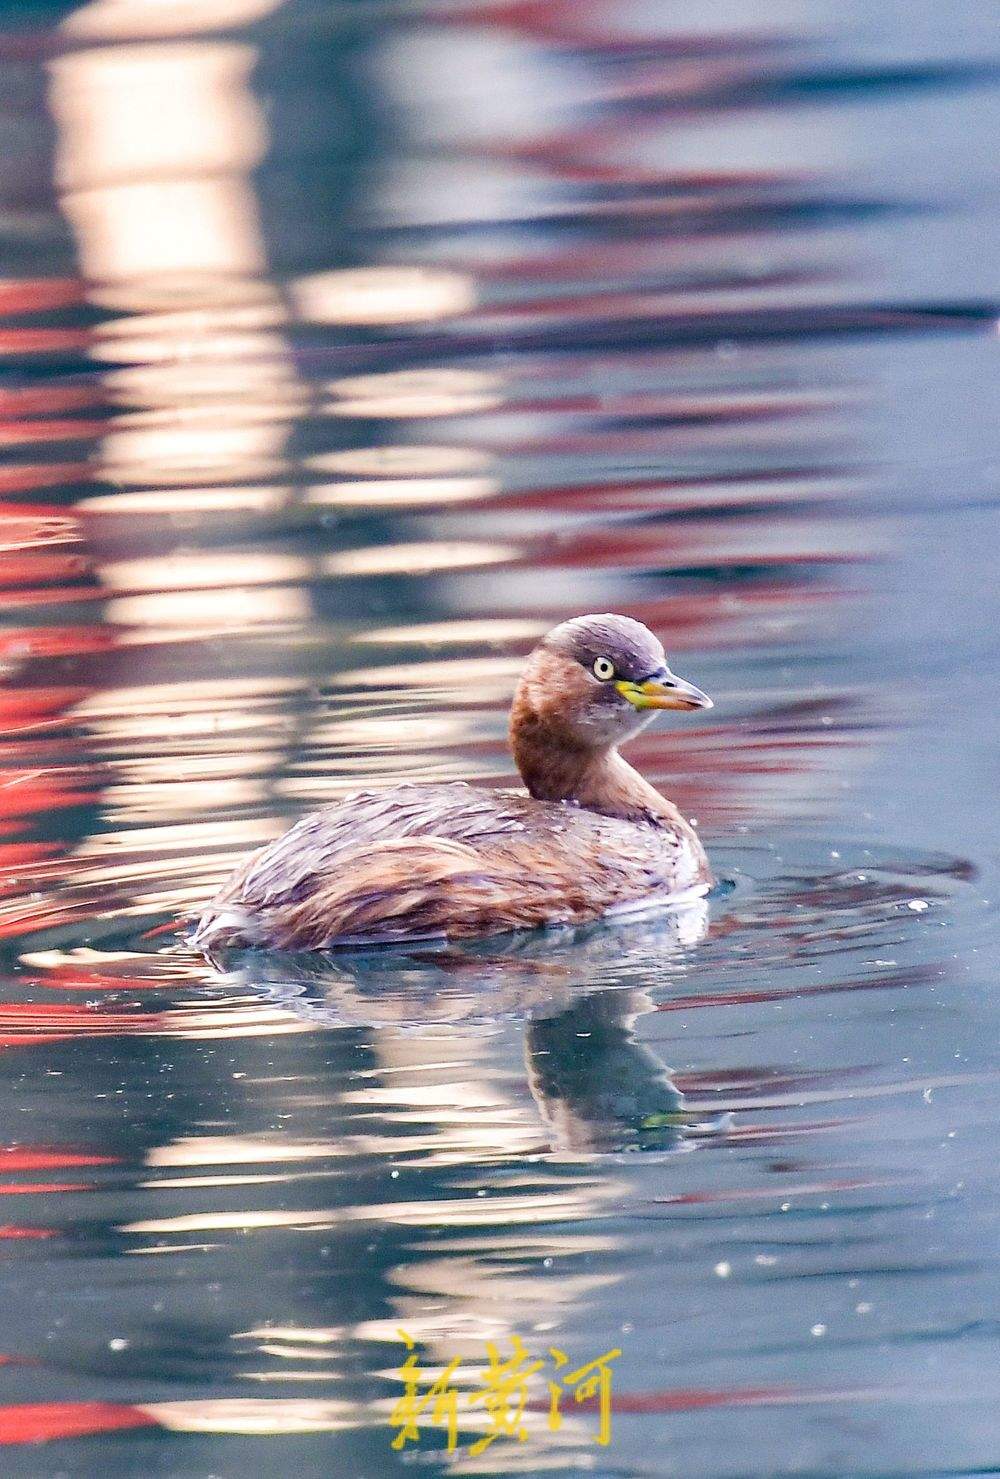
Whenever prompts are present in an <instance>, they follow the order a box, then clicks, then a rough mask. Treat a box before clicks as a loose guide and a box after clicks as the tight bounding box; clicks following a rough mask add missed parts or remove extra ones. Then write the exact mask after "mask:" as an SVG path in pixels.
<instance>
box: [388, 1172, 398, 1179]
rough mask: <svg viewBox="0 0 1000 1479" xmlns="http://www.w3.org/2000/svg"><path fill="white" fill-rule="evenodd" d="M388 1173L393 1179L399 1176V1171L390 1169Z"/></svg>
mask: <svg viewBox="0 0 1000 1479" xmlns="http://www.w3.org/2000/svg"><path fill="white" fill-rule="evenodd" d="M389 1175H390V1176H391V1178H392V1180H393V1181H395V1180H397V1178H398V1176H399V1172H398V1171H390V1172H389Z"/></svg>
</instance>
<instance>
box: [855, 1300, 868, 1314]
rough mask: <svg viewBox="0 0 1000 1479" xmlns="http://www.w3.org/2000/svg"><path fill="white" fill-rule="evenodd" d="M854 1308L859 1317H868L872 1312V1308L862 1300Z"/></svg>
mask: <svg viewBox="0 0 1000 1479" xmlns="http://www.w3.org/2000/svg"><path fill="white" fill-rule="evenodd" d="M854 1308H855V1309H856V1310H857V1312H858V1314H859V1315H870V1314H871V1312H872V1307H871V1305H870V1304H869V1303H868V1301H867V1300H866V1299H863V1300H862V1301H861V1303H860V1304H856V1305H855V1306H854Z"/></svg>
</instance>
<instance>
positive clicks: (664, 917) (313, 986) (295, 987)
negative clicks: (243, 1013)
mask: <svg viewBox="0 0 1000 1479" xmlns="http://www.w3.org/2000/svg"><path fill="white" fill-rule="evenodd" d="M708 918H709V905H708V903H707V902H706V900H705V899H695V900H692V901H690V902H688V903H686V904H685V905H684V906H683V907H678V908H675V909H671V910H665V911H661V912H660V913H659V914H657V915H656V916H654V917H650V918H649V919H647V920H646V921H644V922H640V923H638V924H637V923H636V922H632V923H631V924H630V925H628V926H626V925H624V924H621V925H618V926H610V925H597V926H590V927H587V928H583V929H563V930H549V931H544V932H539V931H530V932H524V933H521V934H516V935H509V936H505V937H499V938H498V937H494V938H492V939H490V940H488V941H483V942H481V943H478V942H476V943H472V944H469V945H467V946H464V947H463V948H461V949H458V948H455V947H450V948H441V949H437V950H435V949H428V948H411V949H410V950H407V951H403V950H402V949H400V950H386V949H384V948H383V949H381V950H378V951H370V952H367V953H347V952H327V953H320V952H316V953H313V954H310V955H303V954H298V953H287V954H286V953H278V952H261V951H246V952H239V953H236V952H230V954H229V955H228V956H227V957H226V959H225V960H224V961H221V962H220V966H223V965H224V966H225V967H226V969H225V972H224V979H225V982H226V984H227V986H229V987H232V986H238V987H239V988H241V989H245V988H247V987H250V988H252V989H253V990H254V991H257V992H261V991H263V992H264V993H266V994H267V995H268V996H269V997H270V998H272V1000H274V999H276V1000H278V1001H280V1002H281V1004H282V1005H283V1006H284V1007H285V1008H286V1009H290V1010H291V1011H293V1012H295V1013H296V1014H298V1015H300V1016H301V1017H302V1018H303V1019H305V1020H306V1021H308V1022H309V1023H310V1024H311V1025H313V1026H314V1027H324V1026H325V1027H329V1028H345V1027H353V1028H357V1027H359V1026H368V1027H377V1028H379V1029H381V1030H380V1031H379V1032H377V1033H376V1034H375V1035H374V1037H373V1040H372V1043H373V1047H374V1049H375V1051H376V1052H377V1054H378V1055H379V1057H380V1059H381V1060H382V1062H383V1065H384V1067H385V1069H386V1070H387V1071H388V1073H389V1075H390V1077H391V1076H392V1070H393V1069H394V1068H397V1067H398V1066H399V1063H400V1058H401V1056H402V1057H405V1059H406V1060H407V1063H408V1064H409V1065H410V1066H411V1067H418V1066H421V1065H420V1062H419V1060H420V1058H421V1057H422V1056H423V1054H422V1053H421V1052H420V1050H419V1047H418V1050H417V1054H416V1061H414V1048H415V1045H417V1044H420V1045H422V1044H423V1043H425V1042H426V1043H427V1044H428V1052H427V1066H428V1068H431V1067H432V1066H433V1065H437V1066H441V1065H443V1064H445V1063H449V1064H464V1065H469V1064H470V1063H473V1062H475V1060H476V1059H481V1057H482V1044H483V1036H484V1032H485V1033H489V1031H490V1030H491V1028H492V1027H494V1026H495V1025H496V1024H497V1023H499V1022H500V1021H502V1020H503V1019H509V1018H511V1017H515V1018H516V1017H520V1018H523V1019H524V1022H525V1028H524V1059H525V1065H526V1070H527V1087H528V1088H529V1090H530V1092H531V1098H532V1099H533V1101H534V1105H535V1107H536V1109H537V1112H538V1114H539V1116H540V1117H541V1120H542V1122H543V1123H544V1125H545V1127H546V1129H547V1132H548V1141H549V1149H550V1150H551V1151H553V1152H555V1153H568V1154H587V1153H606V1152H612V1151H630V1150H641V1151H650V1150H658V1151H663V1150H682V1149H688V1148H692V1147H693V1145H694V1144H696V1143H697V1141H698V1140H699V1138H703V1137H705V1136H706V1135H713V1134H715V1133H717V1132H718V1131H719V1130H720V1128H722V1127H723V1126H724V1122H725V1118H726V1117H725V1116H722V1117H718V1116H715V1117H710V1118H708V1119H706V1118H705V1116H704V1115H703V1114H700V1113H696V1112H693V1111H691V1110H689V1109H687V1107H686V1106H685V1102H684V1097H683V1095H682V1094H681V1092H680V1091H679V1090H678V1089H677V1087H676V1086H675V1085H674V1083H673V1082H672V1081H671V1078H670V1070H669V1069H668V1068H667V1067H666V1065H665V1064H664V1063H663V1062H662V1061H661V1059H660V1058H659V1057H657V1055H656V1054H655V1053H654V1052H653V1051H652V1050H651V1049H650V1048H648V1047H647V1046H645V1045H644V1044H643V1043H641V1042H640V1041H639V1040H638V1039H637V1037H636V1034H635V1030H634V1029H635V1023H636V1020H637V1019H638V1018H639V1017H640V1016H642V1015H643V1014H645V1013H646V1012H650V1011H653V1010H654V1009H655V1000H654V996H653V992H654V991H655V990H656V988H657V987H660V988H661V989H662V987H663V986H664V985H667V984H669V979H670V974H671V972H672V971H676V970H681V969H683V967H684V961H685V956H686V952H687V950H688V949H689V948H690V947H692V946H694V945H696V944H697V943H698V942H699V941H700V940H701V939H702V938H703V937H704V935H705V933H706V930H707V928H708ZM400 1095H401V1096H402V1097H403V1098H405V1097H406V1089H405V1088H404V1087H400V1086H398V1085H397V1086H396V1088H395V1090H394V1098H398V1097H399V1096H400ZM423 1102H426V1100H424V1101H423ZM468 1108H469V1109H470V1110H473V1109H474V1105H472V1104H470V1105H469V1106H468Z"/></svg>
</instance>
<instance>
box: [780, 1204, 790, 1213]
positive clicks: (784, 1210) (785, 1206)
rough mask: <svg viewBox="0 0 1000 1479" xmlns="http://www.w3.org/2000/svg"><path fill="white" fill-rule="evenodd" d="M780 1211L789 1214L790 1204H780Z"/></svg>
mask: <svg viewBox="0 0 1000 1479" xmlns="http://www.w3.org/2000/svg"><path fill="white" fill-rule="evenodd" d="M781 1210H782V1212H790V1211H791V1210H792V1204H791V1202H782V1204H781Z"/></svg>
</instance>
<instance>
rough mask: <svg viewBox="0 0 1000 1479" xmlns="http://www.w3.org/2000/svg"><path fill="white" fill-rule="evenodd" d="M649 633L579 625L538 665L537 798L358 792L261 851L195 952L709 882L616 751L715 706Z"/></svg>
mask: <svg viewBox="0 0 1000 1479" xmlns="http://www.w3.org/2000/svg"><path fill="white" fill-rule="evenodd" d="M708 707H711V702H710V700H709V699H707V698H706V697H705V695H704V694H703V693H701V692H700V690H699V689H697V688H694V687H693V686H692V685H691V684H689V683H685V682H684V681H683V680H682V679H680V678H676V677H675V676H674V675H673V674H672V673H671V672H670V670H669V669H668V667H667V665H666V660H665V658H664V656H663V648H662V647H661V645H660V643H659V642H658V641H657V639H656V638H655V637H654V636H653V634H652V633H651V632H649V631H648V630H647V629H646V628H645V627H644V626H642V625H640V623H639V622H635V621H631V620H629V619H628V618H627V617H621V616H590V617H578V618H576V619H575V620H574V621H569V622H564V623H563V624H562V626H559V627H556V628H555V629H554V630H553V631H552V632H550V633H549V634H548V636H547V637H546V638H545V639H544V640H543V641H542V642H541V643H540V644H539V646H538V647H537V648H536V649H535V651H534V652H533V653H532V654H531V657H530V658H529V660H528V663H527V666H526V668H525V671H524V674H523V676H522V678H521V681H520V683H519V684H518V688H517V692H516V694H515V697H514V704H513V708H512V711H511V747H512V749H513V752H514V758H515V760H516V762H517V766H518V769H519V771H520V772H521V776H522V779H523V780H524V782H525V785H526V786H527V789H528V792H529V794H528V795H524V794H521V793H519V792H513V791H488V790H481V789H477V788H474V787H471V786H467V785H464V784H460V783H449V784H445V785H402V786H395V787H393V788H392V789H391V790H387V791H381V792H359V793H357V794H356V795H353V796H349V797H347V798H346V799H345V800H343V801H340V802H337V803H335V804H334V805H333V806H328V807H324V808H323V809H322V810H321V811H316V812H313V813H311V814H310V815H309V816H306V817H303V818H302V820H301V821H299V822H297V823H296V825H295V826H294V827H292V828H291V830H290V831H288V832H286V833H285V834H284V836H283V837H279V838H278V839H277V841H275V842H272V843H270V844H269V845H268V846H267V847H264V848H262V849H261V850H260V851H259V852H257V853H255V854H253V856H252V857H250V858H248V859H247V861H246V862H245V863H244V864H243V866H242V867H241V868H239V869H238V870H237V872H236V873H235V874H234V875H233V876H232V877H231V878H230V879H229V881H228V882H227V883H226V884H225V885H224V886H223V888H222V889H221V891H220V892H219V893H218V894H217V896H216V897H215V899H214V900H213V901H212V903H211V904H210V905H209V906H208V908H207V909H206V910H205V912H204V914H203V915H202V917H201V920H200V921H199V924H198V927H197V930H196V931H195V935H194V943H195V945H197V946H200V947H201V948H202V949H204V950H211V951H212V952H215V951H216V950H218V949H220V948H224V947H227V946H247V945H265V946H269V947H272V948H277V949H283V950H315V949H321V948H324V947H328V946H334V945H359V946H360V945H372V944H384V943H389V942H397V941H406V940H416V939H427V938H435V937H437V938H440V937H445V938H452V939H456V938H462V937H470V936H476V935H489V934H496V933H499V932H502V931H506V930H515V929H526V928H532V927H535V926H537V925H545V924H576V923H582V922H585V921H587V920H592V919H596V918H599V917H600V916H601V915H604V914H607V913H609V912H616V911H624V910H626V909H628V908H631V907H635V906H637V905H641V904H643V903H645V902H653V901H655V900H656V899H657V898H661V897H663V898H665V897H667V896H669V895H670V894H676V893H680V892H682V891H685V890H689V889H692V888H695V887H697V886H699V885H707V884H708V883H709V882H710V881H711V874H710V872H709V868H708V861H707V859H706V857H705V853H704V850H703V848H702V846H701V843H700V842H699V840H698V837H697V834H696V833H695V832H694V831H693V829H692V828H691V827H690V826H689V825H688V823H687V822H686V821H685V820H684V819H683V817H682V816H681V815H680V813H679V812H678V811H677V809H676V807H675V806H673V805H672V803H671V802H669V801H667V800H666V799H665V798H664V797H663V796H661V795H660V793H659V792H658V791H657V790H656V789H655V788H654V787H653V786H651V785H650V784H649V783H648V782H647V781H645V780H643V778H642V776H640V775H639V774H638V772H637V771H635V770H633V769H632V767H631V766H630V765H629V764H628V763H627V762H626V761H625V760H623V759H622V757H621V756H620V755H619V754H618V749H617V746H618V744H619V743H621V741H622V740H624V739H627V738H629V737H630V736H631V735H632V734H635V733H636V732H637V731H638V730H639V729H641V728H642V727H643V726H644V725H645V724H646V723H648V722H649V719H650V718H652V717H653V714H654V713H655V711H656V710H657V709H660V708H676V709H693V708H708Z"/></svg>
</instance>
